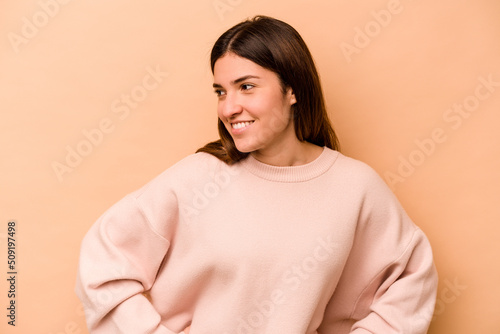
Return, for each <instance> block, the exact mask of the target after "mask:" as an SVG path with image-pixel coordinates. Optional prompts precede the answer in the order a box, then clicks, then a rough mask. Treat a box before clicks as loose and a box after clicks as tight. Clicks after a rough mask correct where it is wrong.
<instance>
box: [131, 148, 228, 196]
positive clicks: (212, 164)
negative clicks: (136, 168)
mask: <svg viewBox="0 0 500 334" xmlns="http://www.w3.org/2000/svg"><path fill="white" fill-rule="evenodd" d="M221 165H225V163H224V162H222V161H221V160H219V159H218V158H216V157H215V156H213V155H211V154H208V153H203V152H200V153H193V154H190V155H188V156H186V157H184V158H182V159H181V160H179V161H177V162H176V163H174V164H173V165H171V166H170V167H168V168H166V169H165V170H164V171H163V172H161V173H160V174H159V175H157V176H156V177H154V178H153V179H151V180H150V181H149V182H148V183H146V184H145V185H144V186H143V187H141V188H140V189H138V190H137V191H135V192H134V193H135V195H136V196H139V195H140V194H142V193H144V192H145V191H150V190H153V189H163V190H164V191H165V190H166V189H174V188H177V187H178V186H182V187H186V186H189V185H193V184H196V183H199V182H202V181H203V180H205V179H206V178H207V177H208V175H210V173H212V171H214V170H217V169H220V168H223V167H222V166H221Z"/></svg>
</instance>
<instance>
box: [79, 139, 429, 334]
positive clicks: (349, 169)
mask: <svg viewBox="0 0 500 334" xmlns="http://www.w3.org/2000/svg"><path fill="white" fill-rule="evenodd" d="M436 287H437V274H436V270H435V268H434V264H433V258H432V251H431V247H430V245H429V242H428V240H427V238H426V237H425V235H424V233H423V232H422V231H421V230H420V229H419V228H418V227H416V226H415V225H414V224H413V223H412V222H411V220H410V219H409V218H408V216H407V215H406V213H405V212H404V210H403V209H402V208H401V206H400V205H399V203H398V201H397V200H396V198H395V196H394V195H393V194H392V192H391V191H390V190H389V189H388V187H387V186H386V185H385V183H384V182H383V181H382V180H381V178H379V176H378V175H377V174H376V173H375V172H374V171H373V170H372V169H371V168H370V167H368V166H367V165H365V164H363V163H361V162H359V161H356V160H354V159H351V158H348V157H346V156H344V155H342V154H340V153H338V152H336V151H333V150H330V149H328V148H325V149H324V150H323V153H322V154H321V155H320V156H319V157H318V158H317V159H316V160H315V161H313V162H311V163H309V164H306V165H302V166H293V167H276V166H270V165H266V164H263V163H261V162H259V161H257V160H256V159H254V158H253V157H251V156H250V157H248V158H247V159H245V160H243V161H241V162H239V163H237V164H235V165H232V166H229V165H226V164H224V163H223V162H221V161H219V160H218V159H217V158H215V157H213V156H211V155H209V154H206V153H198V154H193V155H190V156H188V157H187V158H185V159H183V160H181V161H180V162H178V163H177V164H175V165H174V166H172V167H171V168H169V169H167V170H166V171H165V172H164V173H162V174H161V175H159V176H158V177H156V178H155V179H154V180H152V181H151V182H149V183H148V184H147V185H146V186H144V187H143V188H141V189H140V190H137V191H135V192H134V193H132V194H130V195H128V196H126V197H125V198H123V199H122V200H121V201H119V202H118V203H117V204H115V205H114V206H113V207H111V208H110V209H109V210H108V211H107V212H106V213H105V214H104V215H103V216H101V217H100V218H99V220H98V221H97V222H96V223H95V224H94V225H93V226H92V228H91V229H90V231H89V232H88V234H87V235H86V236H85V238H84V240H83V243H82V248H81V258H80V265H79V272H78V279H77V285H76V292H77V294H78V296H79V298H80V299H81V301H82V303H83V305H84V307H85V311H86V317H87V323H88V327H89V330H90V332H91V333H106V334H109V333H132V334H142V333H155V334H160V333H161V334H173V333H179V332H181V331H182V330H183V329H184V328H185V327H187V326H189V325H191V333H190V334H252V333H254V334H257V333H259V334H262V333H265V334H278V333H279V334H281V333H286V334H317V333H318V334H344V333H356V334H362V333H377V334H392V333H404V334H413V333H426V331H427V327H428V325H429V322H430V319H431V317H432V313H433V309H434V302H435V295H436Z"/></svg>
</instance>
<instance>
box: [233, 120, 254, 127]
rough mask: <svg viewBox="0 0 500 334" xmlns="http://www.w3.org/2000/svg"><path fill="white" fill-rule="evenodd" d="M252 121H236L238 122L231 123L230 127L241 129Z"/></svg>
mask: <svg viewBox="0 0 500 334" xmlns="http://www.w3.org/2000/svg"><path fill="white" fill-rule="evenodd" d="M253 122H254V121H250V122H238V123H231V128H233V129H243V128H246V127H247V126H249V125H250V124H252V123H253Z"/></svg>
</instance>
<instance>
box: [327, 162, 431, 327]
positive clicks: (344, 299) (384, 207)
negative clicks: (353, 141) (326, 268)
mask: <svg viewBox="0 0 500 334" xmlns="http://www.w3.org/2000/svg"><path fill="white" fill-rule="evenodd" d="M370 174H371V177H370V178H369V182H368V183H367V185H366V187H365V189H366V191H365V194H364V196H363V200H362V204H361V210H360V213H359V218H358V225H357V227H356V236H355V239H354V242H353V246H352V249H351V253H350V256H349V258H348V260H347V262H346V265H345V267H344V271H343V273H342V276H341V278H340V281H339V284H338V285H337V288H336V290H335V292H334V294H333V296H332V298H331V300H330V302H329V304H328V305H327V308H326V311H325V315H324V319H323V322H322V324H321V327H320V330H319V333H321V334H332V333H336V334H337V333H352V334H396V333H399V334H401V333H404V334H424V333H427V329H428V327H429V324H430V321H431V318H432V314H433V311H434V303H435V300H436V289H437V272H436V269H435V266H434V262H433V256H432V250H431V246H430V244H429V242H428V240H427V238H426V236H425V234H424V233H423V232H422V231H421V230H420V229H419V228H418V227H417V226H415V225H414V224H413V222H412V221H411V220H410V218H409V217H408V216H407V214H406V213H405V211H404V210H403V208H402V207H401V206H400V204H399V202H398V201H397V199H396V197H395V196H394V195H393V193H392V192H391V191H390V189H389V188H388V187H387V186H386V185H385V183H384V182H383V181H382V180H381V179H380V177H379V176H378V175H376V173H375V172H374V171H373V172H370Z"/></svg>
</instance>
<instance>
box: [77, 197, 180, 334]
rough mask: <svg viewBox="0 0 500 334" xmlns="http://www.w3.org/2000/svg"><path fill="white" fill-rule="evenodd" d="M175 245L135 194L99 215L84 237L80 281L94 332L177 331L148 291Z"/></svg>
mask: <svg viewBox="0 0 500 334" xmlns="http://www.w3.org/2000/svg"><path fill="white" fill-rule="evenodd" d="M169 245H170V243H169V241H168V240H167V239H166V238H165V237H164V236H162V235H160V233H159V232H158V231H157V229H156V228H155V227H154V226H153V225H152V224H151V222H150V221H149V220H148V217H147V216H146V214H145V213H144V210H143V209H142V208H141V205H140V203H139V202H138V199H137V197H134V196H133V195H128V196H126V197H125V198H123V199H122V200H121V201H119V202H118V203H117V204H115V205H114V206H112V207H111V208H110V209H109V210H108V211H107V212H106V213H105V214H104V215H102V216H101V217H100V218H99V219H98V221H97V222H96V223H95V224H94V225H93V226H92V227H91V229H90V230H89V232H88V233H87V234H86V236H85V238H84V239H83V242H82V246H81V253H80V263H79V268H78V277H77V283H76V293H77V295H78V297H79V298H80V300H81V301H82V304H83V306H84V309H85V314H86V319H87V325H88V329H89V331H90V332H91V333H95V334H98V333H106V334H108V333H134V334H141V333H148V334H150V333H154V334H174V332H173V331H171V330H169V329H167V328H166V327H164V326H163V325H161V324H160V315H159V314H158V312H157V311H156V310H155V309H154V307H153V306H152V304H151V303H150V302H149V300H148V299H147V297H146V296H145V292H146V291H148V290H149V289H150V288H151V286H152V285H153V283H154V281H155V278H156V275H157V272H158V270H159V268H160V265H161V264H162V261H163V259H164V257H165V255H166V252H167V250H168V248H169Z"/></svg>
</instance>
